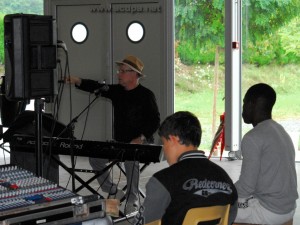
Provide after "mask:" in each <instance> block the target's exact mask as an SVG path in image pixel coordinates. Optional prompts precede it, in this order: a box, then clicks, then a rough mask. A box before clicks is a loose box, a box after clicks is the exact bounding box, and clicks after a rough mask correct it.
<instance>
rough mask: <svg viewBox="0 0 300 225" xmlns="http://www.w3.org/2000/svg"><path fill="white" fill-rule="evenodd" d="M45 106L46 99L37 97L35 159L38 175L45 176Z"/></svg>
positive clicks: (35, 105)
mask: <svg viewBox="0 0 300 225" xmlns="http://www.w3.org/2000/svg"><path fill="white" fill-rule="evenodd" d="M43 108H44V100H42V99H35V102H34V109H35V137H36V141H35V160H36V175H37V176H38V177H44V176H43V175H44V174H43V149H42V143H43V134H42V110H43Z"/></svg>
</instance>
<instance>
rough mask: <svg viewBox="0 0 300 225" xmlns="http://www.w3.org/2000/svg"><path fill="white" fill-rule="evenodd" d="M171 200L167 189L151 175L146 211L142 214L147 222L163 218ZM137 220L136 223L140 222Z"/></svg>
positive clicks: (147, 189)
mask: <svg viewBox="0 0 300 225" xmlns="http://www.w3.org/2000/svg"><path fill="white" fill-rule="evenodd" d="M170 202H171V196H170V193H169V192H168V191H167V189H166V188H165V187H164V186H163V185H162V184H161V183H160V182H159V181H158V180H157V179H156V178H155V177H151V178H150V179H149V181H148V183H147V185H146V198H145V201H144V203H143V207H144V212H143V213H142V215H141V216H142V217H143V218H144V222H145V224H146V223H150V222H153V221H155V220H159V219H161V218H162V217H163V215H164V214H165V211H166V208H167V207H168V206H169V204H170ZM137 220H138V218H136V224H140V223H138V222H137Z"/></svg>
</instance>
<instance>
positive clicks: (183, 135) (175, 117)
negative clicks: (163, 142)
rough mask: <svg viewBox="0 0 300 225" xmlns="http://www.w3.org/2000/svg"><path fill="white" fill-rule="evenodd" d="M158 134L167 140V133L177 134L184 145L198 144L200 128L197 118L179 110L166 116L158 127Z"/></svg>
mask: <svg viewBox="0 0 300 225" xmlns="http://www.w3.org/2000/svg"><path fill="white" fill-rule="evenodd" d="M158 135H159V136H160V137H164V138H166V139H167V140H168V139H169V135H174V136H178V137H179V139H180V141H181V143H182V144H184V145H190V144H191V145H194V146H197V147H198V146H199V145H200V143H201V136H202V129H201V124H200V121H199V120H198V118H197V117H196V116H195V115H194V114H192V113H191V112H187V111H179V112H176V113H174V114H172V115H170V116H168V117H167V118H166V119H165V120H164V122H163V123H162V124H161V126H160V128H159V129H158Z"/></svg>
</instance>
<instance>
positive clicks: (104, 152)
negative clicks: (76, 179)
mask: <svg viewBox="0 0 300 225" xmlns="http://www.w3.org/2000/svg"><path fill="white" fill-rule="evenodd" d="M35 143H36V139H35V137H33V136H28V135H21V134H20V135H14V136H13V138H12V140H11V142H10V146H11V149H12V150H13V151H22V152H35V146H36V145H35ZM42 148H43V154H49V153H51V154H53V155H71V154H72V152H73V155H74V156H83V157H94V158H104V159H111V160H114V159H118V160H120V161H125V160H129V161H139V162H140V163H150V162H160V161H161V160H162V157H163V153H162V146H160V145H152V144H151V145H140V144H128V143H121V142H113V141H89V140H76V139H74V140H71V139H68V138H55V137H52V138H49V137H43V141H42Z"/></svg>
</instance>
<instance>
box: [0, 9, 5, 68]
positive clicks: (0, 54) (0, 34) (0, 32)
mask: <svg viewBox="0 0 300 225" xmlns="http://www.w3.org/2000/svg"><path fill="white" fill-rule="evenodd" d="M3 17H4V15H3V14H1V13H0V64H4V26H3Z"/></svg>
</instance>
